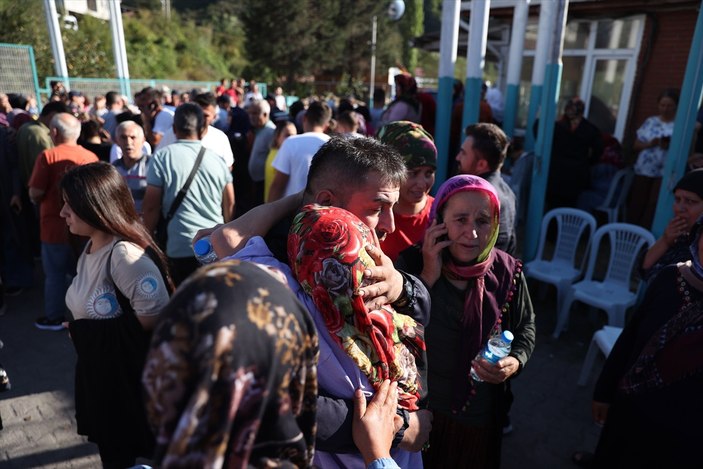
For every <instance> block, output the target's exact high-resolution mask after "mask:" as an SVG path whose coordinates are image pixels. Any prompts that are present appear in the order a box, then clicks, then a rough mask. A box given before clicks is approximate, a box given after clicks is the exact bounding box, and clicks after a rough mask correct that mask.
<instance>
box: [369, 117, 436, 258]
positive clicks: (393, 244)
mask: <svg viewBox="0 0 703 469" xmlns="http://www.w3.org/2000/svg"><path fill="white" fill-rule="evenodd" d="M378 139H379V140H380V141H381V143H385V144H386V145H389V146H391V147H393V148H395V149H396V150H397V151H398V153H400V154H401V156H402V157H403V159H404V160H405V167H406V168H407V179H406V180H405V182H404V183H402V184H401V185H400V193H399V197H398V203H397V204H395V205H394V206H393V217H394V218H395V231H393V232H392V233H389V234H388V235H386V239H384V240H383V241H381V249H383V252H384V253H385V254H386V255H387V256H388V257H390V258H391V260H393V261H394V262H395V260H396V259H397V258H398V254H400V252H401V251H403V250H404V249H406V248H408V247H410V246H412V245H413V244H415V243H418V242H420V241H421V240H422V239H423V237H424V235H425V230H426V229H427V224H428V221H429V217H430V208H431V207H432V201H433V200H434V198H433V197H432V196H431V195H429V192H430V189H432V186H433V185H434V180H435V171H436V169H437V147H435V144H434V141H433V140H432V136H431V135H430V134H429V133H428V132H427V131H426V130H425V129H423V128H422V126H421V125H419V124H415V123H414V122H410V121H398V122H391V123H390V124H386V125H384V126H383V127H381V129H380V130H379V131H378Z"/></svg>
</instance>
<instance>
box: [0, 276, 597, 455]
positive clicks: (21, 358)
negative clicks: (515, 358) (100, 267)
mask: <svg viewBox="0 0 703 469" xmlns="http://www.w3.org/2000/svg"><path fill="white" fill-rule="evenodd" d="M533 291H534V289H533ZM533 296H536V295H533ZM553 296H554V295H553V294H552V293H549V294H548V295H547V298H546V300H545V301H540V300H539V299H536V300H535V304H536V311H537V314H538V317H537V325H538V341H537V348H536V350H535V353H534V355H533V357H532V360H531V361H530V362H529V364H528V366H527V367H526V368H525V370H524V372H523V374H522V376H520V377H519V378H518V379H516V380H515V382H514V392H515V396H516V398H515V403H514V405H513V411H512V421H513V425H514V427H515V430H514V431H513V433H512V434H511V435H509V436H507V437H506V438H505V440H504V444H503V448H504V449H503V467H504V468H506V469H512V468H520V469H531V468H535V469H537V468H540V469H542V468H572V467H575V466H573V465H572V464H571V461H570V455H571V453H572V452H573V451H574V450H576V449H584V448H586V449H587V448H593V447H594V446H595V443H596V441H597V438H598V428H597V427H596V426H595V425H594V424H592V423H591V419H590V392H591V387H592V385H593V381H594V379H595V374H594V376H593V377H592V379H591V381H590V383H589V386H588V387H586V388H580V387H578V386H576V379H577V377H578V374H579V371H580V366H581V362H582V360H583V357H584V356H585V353H586V348H587V346H588V341H589V340H590V337H591V335H592V334H593V331H594V330H595V329H596V328H597V327H598V324H597V323H598V318H597V317H596V315H594V313H590V312H588V311H586V310H585V309H584V310H578V309H575V310H574V311H573V312H572V320H571V322H572V327H571V330H570V331H566V332H565V333H564V334H562V337H561V338H560V339H559V340H557V341H552V340H551V339H550V337H549V334H550V332H551V330H552V328H553V327H554V305H553ZM7 302H8V312H7V314H6V315H5V316H2V317H0V339H2V341H4V342H5V348H4V349H2V350H0V362H2V363H3V365H4V366H5V368H6V369H7V371H8V373H9V375H10V379H11V381H12V390H11V391H9V392H6V393H2V394H0V415H1V416H2V420H3V424H4V426H5V428H4V430H2V431H0V468H1V469H10V468H11V469H24V468H35V467H41V468H94V467H100V461H99V458H98V457H97V452H96V448H95V446H94V445H92V444H91V443H88V442H87V441H85V440H84V439H83V438H82V437H79V436H78V435H76V430H75V428H76V425H75V423H76V422H75V419H74V416H73V414H74V410H73V366H74V362H75V354H74V351H73V346H72V345H71V343H70V339H69V338H68V334H67V333H66V332H48V331H40V330H37V329H35V328H34V326H33V321H34V319H35V318H36V316H38V315H39V314H40V313H41V310H42V307H41V305H42V291H41V289H40V288H34V289H31V290H28V291H25V292H24V293H23V294H22V295H20V296H18V297H13V298H7ZM599 366H600V362H598V364H597V366H596V370H595V371H594V373H595V372H596V371H597V370H598V367H599Z"/></svg>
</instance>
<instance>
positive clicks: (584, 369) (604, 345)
mask: <svg viewBox="0 0 703 469" xmlns="http://www.w3.org/2000/svg"><path fill="white" fill-rule="evenodd" d="M621 332H622V327H613V326H605V327H603V328H602V329H600V330H598V331H596V332H595V333H594V334H593V338H592V339H591V345H589V346H588V352H586V358H585V359H584V360H583V365H582V366H581V374H580V375H579V380H578V381H577V384H578V385H579V386H585V385H586V383H587V382H588V377H589V376H590V374H591V370H592V369H593V363H594V362H595V360H596V355H597V354H598V351H599V350H600V351H601V352H603V355H605V358H608V355H610V351H611V350H612V349H613V345H615V341H617V340H618V337H620V333H621Z"/></svg>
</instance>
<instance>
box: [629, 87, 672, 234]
mask: <svg viewBox="0 0 703 469" xmlns="http://www.w3.org/2000/svg"><path fill="white" fill-rule="evenodd" d="M678 104H679V93H678V91H677V90H674V89H666V90H664V91H663V92H662V93H661V94H660V95H659V98H658V99H657V109H658V110H659V114H657V115H655V116H651V117H648V118H647V120H645V121H644V123H643V124H642V126H641V127H640V128H639V129H637V138H636V139H635V141H634V143H633V148H634V150H635V151H637V152H639V154H638V155H637V161H636V162H635V179H634V180H633V182H632V188H631V189H630V204H629V206H628V208H627V216H628V221H629V222H630V223H634V224H637V225H640V226H644V227H645V228H648V229H649V228H650V226H651V225H652V219H653V218H654V209H655V207H656V206H657V199H658V198H659V188H660V187H661V182H662V173H663V171H664V165H665V163H666V158H667V154H668V151H669V143H670V142H671V135H672V134H673V133H674V119H675V118H676V108H677V106H678Z"/></svg>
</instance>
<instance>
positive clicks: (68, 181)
mask: <svg viewBox="0 0 703 469" xmlns="http://www.w3.org/2000/svg"><path fill="white" fill-rule="evenodd" d="M60 190H61V194H62V196H63V199H64V201H65V202H66V203H67V204H68V205H69V206H70V207H71V209H72V210H73V212H74V213H75V214H76V215H77V216H78V217H79V218H80V219H81V220H83V221H84V222H86V223H87V224H88V225H90V226H92V227H93V228H95V229H97V230H100V231H103V232H105V233H109V234H111V235H113V236H117V237H119V238H122V239H124V240H125V241H129V242H131V243H134V244H136V245H137V246H139V247H141V248H142V249H144V250H145V251H147V250H149V249H150V250H151V251H153V253H154V254H155V256H150V257H152V260H153V261H154V262H157V267H158V268H159V270H160V271H161V272H162V274H164V277H165V278H164V281H165V282H166V287H167V288H168V289H169V291H173V284H172V282H171V276H170V275H169V273H168V263H167V261H166V256H165V255H164V253H163V252H162V251H161V249H159V247H158V246H157V245H156V243H155V242H154V240H153V238H152V237H151V234H150V233H149V231H148V230H147V229H146V227H145V226H144V224H143V223H142V221H141V220H140V219H139V215H138V214H137V210H136V209H135V207H134V199H133V198H132V193H131V192H130V190H129V187H128V186H127V183H126V182H125V180H124V179H123V178H122V176H121V175H120V173H118V172H117V170H116V169H115V167H114V166H112V165H111V164H109V163H105V162H98V163H90V164H86V165H80V166H75V167H74V168H72V169H70V170H69V171H67V172H66V174H64V176H63V178H62V179H61V184H60Z"/></svg>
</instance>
